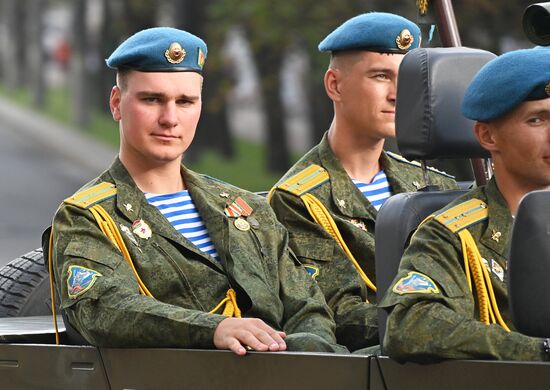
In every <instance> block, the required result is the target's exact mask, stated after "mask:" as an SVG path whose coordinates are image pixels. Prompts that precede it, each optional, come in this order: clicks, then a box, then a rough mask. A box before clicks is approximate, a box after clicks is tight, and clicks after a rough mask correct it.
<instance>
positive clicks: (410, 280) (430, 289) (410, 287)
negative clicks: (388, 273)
mask: <svg viewBox="0 0 550 390" xmlns="http://www.w3.org/2000/svg"><path fill="white" fill-rule="evenodd" d="M392 291H393V292H394V293H397V294H399V295H403V294H439V288H437V286H436V284H435V283H434V281H433V280H432V279H430V278H429V277H427V276H426V275H424V274H421V273H420V272H414V271H411V272H409V273H408V275H407V276H405V277H404V278H401V279H399V280H398V281H397V283H395V286H393V289H392Z"/></svg>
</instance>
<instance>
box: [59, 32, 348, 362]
mask: <svg viewBox="0 0 550 390" xmlns="http://www.w3.org/2000/svg"><path fill="white" fill-rule="evenodd" d="M206 55H207V48H206V44H205V43H204V42H203V41H202V40H201V39H200V38H198V37H196V36H194V35H192V34H190V33H188V32H185V31H181V30H177V29H173V28H152V29H148V30H143V31H140V32H138V33H137V34H135V35H133V36H131V37H130V38H128V39H127V40H126V41H124V42H123V43H122V44H121V45H120V46H119V47H118V48H117V49H116V50H115V51H114V52H113V54H112V55H111V56H110V57H109V58H108V59H107V65H108V66H109V67H111V68H114V69H116V70H117V83H116V85H115V86H114V87H113V89H112V91H111V96H110V107H111V112H112V115H113V118H114V120H115V121H117V122H118V123H119V131H120V152H119V155H118V157H117V158H116V159H115V161H114V162H113V164H112V165H111V167H110V168H109V169H108V170H106V171H105V172H104V173H103V174H102V175H101V176H100V177H99V178H97V179H94V180H92V181H91V182H90V183H88V184H87V185H86V186H84V187H83V188H82V189H80V190H79V191H78V192H77V193H76V194H74V195H73V196H71V197H69V198H67V199H65V201H64V202H63V204H62V205H61V206H60V208H59V209H58V211H57V213H56V215H55V218H54V222H53V233H52V235H51V243H52V257H51V259H50V263H51V264H52V266H53V274H54V280H55V284H56V288H57V291H58V293H59V297H60V299H61V304H60V306H61V307H62V309H63V310H64V312H65V314H66V316H67V318H68V320H69V323H70V324H72V326H73V327H74V328H76V329H77V330H78V331H79V332H80V333H81V334H82V336H83V337H84V338H85V339H86V340H87V341H88V342H90V343H91V344H94V345H98V346H106V347H180V348H218V349H230V350H232V351H234V352H235V353H237V354H239V355H243V354H245V353H246V352H247V350H255V351H272V352H275V351H283V350H285V349H288V350H299V351H324V352H334V351H338V352H347V349H346V348H344V347H341V346H339V345H337V344H336V343H335V336H334V333H333V332H334V326H335V325H334V320H333V319H332V315H331V312H330V309H329V308H328V306H327V305H326V303H325V301H324V298H323V295H322V293H321V291H320V290H319V288H318V287H317V286H316V285H315V283H314V282H313V281H312V280H311V278H310V277H309V275H308V274H307V272H306V271H305V269H304V268H303V267H302V266H301V265H300V264H299V262H298V260H297V259H296V257H295V255H294V254H293V253H292V252H291V251H290V250H289V248H288V243H287V232H286V230H285V229H284V227H283V226H282V225H281V224H279V223H278V222H277V220H276V218H275V215H274V214H273V212H272V210H271V209H270V207H269V205H268V204H267V202H266V201H265V199H264V198H263V197H261V196H258V195H255V194H253V193H250V192H247V191H245V190H242V189H240V188H237V187H234V186H231V185H229V184H227V183H224V182H222V181H220V180H217V179H214V178H212V177H209V176H206V175H201V174H198V173H195V172H193V171H191V170H189V169H188V168H186V167H185V166H184V165H182V155H183V153H185V151H186V150H187V149H188V147H189V146H190V145H191V143H192V141H193V136H194V134H195V129H196V127H197V122H198V120H199V116H200V112H201V89H202V80H203V77H202V71H203V67H204V63H205V60H206Z"/></svg>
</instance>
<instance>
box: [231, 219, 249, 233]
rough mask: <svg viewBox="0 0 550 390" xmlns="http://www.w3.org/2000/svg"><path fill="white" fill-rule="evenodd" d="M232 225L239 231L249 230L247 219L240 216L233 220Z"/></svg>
mask: <svg viewBox="0 0 550 390" xmlns="http://www.w3.org/2000/svg"><path fill="white" fill-rule="evenodd" d="M234 225H235V227H236V228H237V229H239V230H240V231H241V232H246V231H247V230H250V224H249V223H248V221H247V220H246V219H244V218H241V217H239V218H237V219H236V220H235V222H234Z"/></svg>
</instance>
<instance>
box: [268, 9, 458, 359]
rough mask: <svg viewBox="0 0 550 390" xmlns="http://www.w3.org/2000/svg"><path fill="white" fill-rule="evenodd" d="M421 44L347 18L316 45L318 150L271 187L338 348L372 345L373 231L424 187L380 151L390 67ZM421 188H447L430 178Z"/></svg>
mask: <svg viewBox="0 0 550 390" xmlns="http://www.w3.org/2000/svg"><path fill="white" fill-rule="evenodd" d="M419 44H420V29H419V28H418V26H416V25H415V24H414V23H412V22H411V21H409V20H407V19H405V18H403V17H401V16H398V15H393V14H387V13H377V12H372V13H367V14H362V15H359V16H356V17H354V18H352V19H350V20H348V21H346V22H345V23H344V24H342V25H341V26H340V27H338V28H337V29H336V30H334V31H333V32H332V33H330V34H329V35H328V36H327V37H326V38H325V39H324V40H323V41H322V42H321V43H320V44H319V50H320V51H323V52H327V51H328V52H331V60H330V65H329V68H328V70H327V71H326V73H325V78H324V82H325V89H326V92H327V95H328V97H329V98H330V99H331V100H332V101H333V106H334V119H333V121H332V124H331V126H330V128H329V130H328V132H327V133H326V134H325V135H324V137H323V139H322V140H321V142H320V144H319V145H317V146H315V147H314V148H313V149H311V150H310V151H309V152H308V153H307V154H306V155H305V156H303V157H302V158H301V159H300V160H299V161H298V162H297V163H296V164H295V165H294V166H293V167H292V168H291V169H290V170H289V171H288V172H287V173H286V174H285V176H284V177H283V178H282V179H281V180H280V181H279V182H278V183H277V184H276V185H275V187H274V189H273V190H272V192H271V194H270V203H271V206H272V207H273V209H274V210H275V213H276V214H277V218H278V219H279V221H281V222H282V223H283V224H284V225H285V226H286V227H287V229H288V230H289V234H290V246H291V248H292V249H293V250H294V251H295V253H296V254H297V256H298V257H299V259H300V261H301V262H302V263H304V264H305V265H306V267H307V268H308V270H309V271H310V273H311V275H312V277H313V278H314V279H315V280H316V281H317V283H318V285H319V286H320V287H321V289H322V290H323V293H324V294H325V298H326V299H327V302H328V304H329V306H330V307H331V309H332V310H333V311H334V313H335V320H336V326H337V328H336V336H337V339H338V342H339V343H340V344H344V345H346V346H347V347H348V348H349V349H350V350H357V349H361V348H364V347H368V346H371V345H374V344H378V328H377V314H376V307H375V306H374V304H373V302H375V300H376V295H375V291H376V287H375V285H374V280H375V269H374V225H375V220H376V215H377V211H378V209H379V208H380V206H382V204H383V203H384V201H385V200H386V199H387V198H389V197H390V196H391V195H393V194H397V193H400V192H410V191H416V190H418V189H419V188H421V187H424V186H425V185H426V184H427V183H424V179H423V174H422V170H421V168H420V166H419V164H413V163H411V162H409V161H407V160H405V159H404V158H402V157H400V156H397V155H395V154H392V153H387V152H385V151H383V146H384V140H385V139H386V138H388V137H394V136H395V98H396V83H397V73H398V69H399V65H400V63H401V61H402V59H403V56H404V55H405V53H407V52H408V51H410V50H412V49H414V48H416V47H418V46H419ZM429 178H430V180H431V183H430V184H433V185H438V186H439V187H440V188H442V189H449V188H455V186H456V183H455V182H454V180H452V179H451V178H450V177H447V176H446V175H443V174H441V173H438V172H435V171H430V172H429Z"/></svg>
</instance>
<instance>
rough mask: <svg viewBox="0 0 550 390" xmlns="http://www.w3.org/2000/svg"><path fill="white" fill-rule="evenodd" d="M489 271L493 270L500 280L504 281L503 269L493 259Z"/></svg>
mask: <svg viewBox="0 0 550 390" xmlns="http://www.w3.org/2000/svg"><path fill="white" fill-rule="evenodd" d="M491 271H493V273H494V274H495V275H496V276H497V278H498V279H499V280H500V281H501V282H503V281H504V269H503V268H502V266H501V265H500V264H499V263H497V261H496V260H495V259H491Z"/></svg>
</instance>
